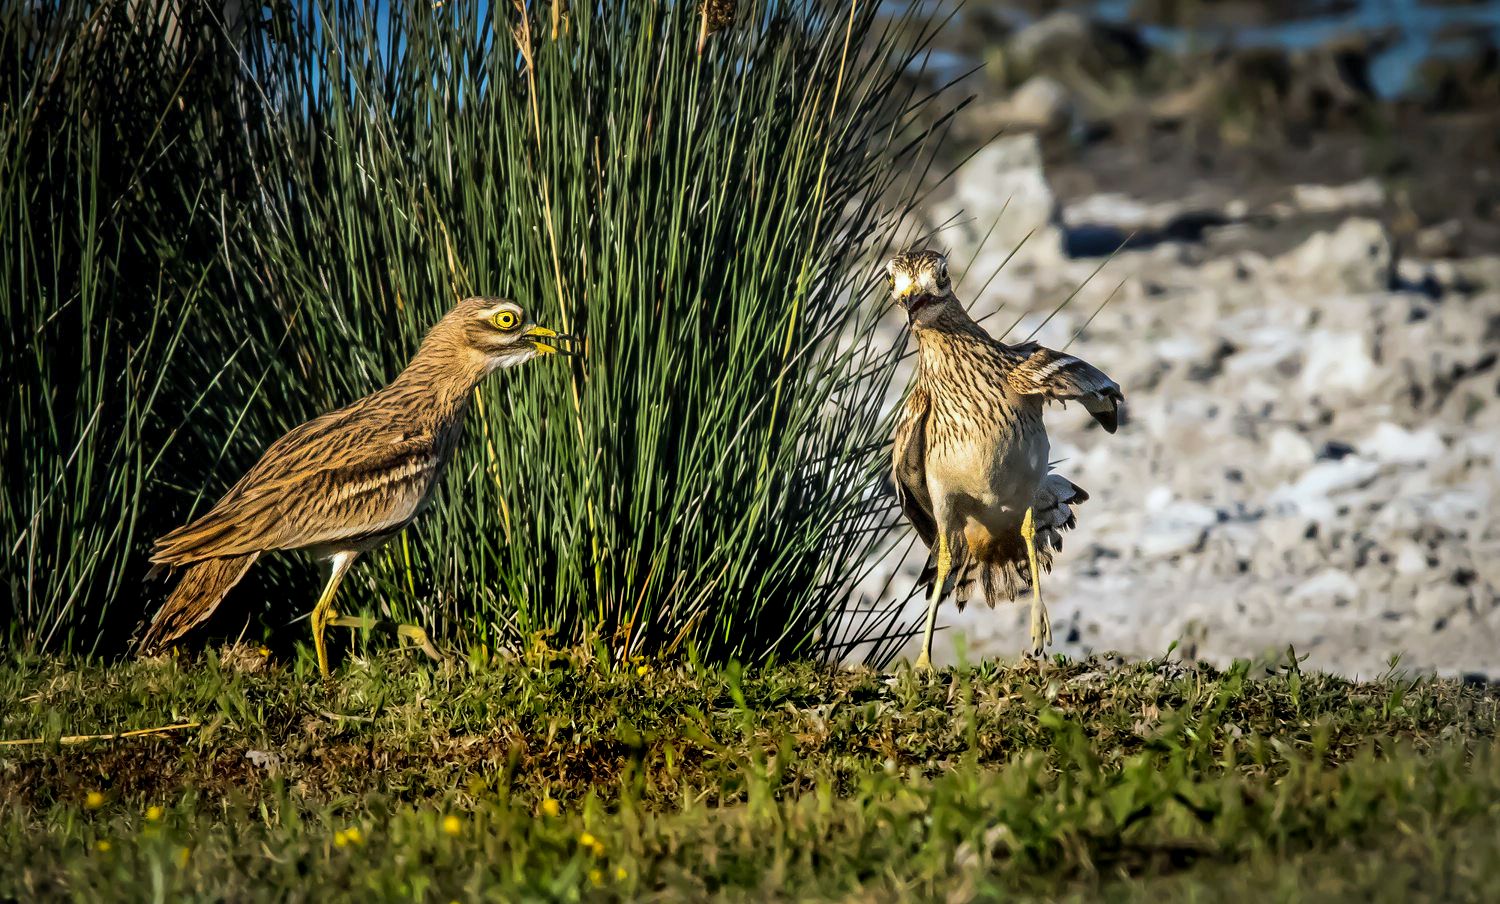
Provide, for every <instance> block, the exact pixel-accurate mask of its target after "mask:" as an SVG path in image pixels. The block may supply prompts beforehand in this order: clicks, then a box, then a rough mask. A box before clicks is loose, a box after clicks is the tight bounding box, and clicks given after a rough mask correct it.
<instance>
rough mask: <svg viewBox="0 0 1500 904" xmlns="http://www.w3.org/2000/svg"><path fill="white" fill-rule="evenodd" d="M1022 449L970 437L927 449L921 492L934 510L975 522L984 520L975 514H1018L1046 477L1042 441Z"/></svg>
mask: <svg viewBox="0 0 1500 904" xmlns="http://www.w3.org/2000/svg"><path fill="white" fill-rule="evenodd" d="M1027 446H1028V447H1027V448H1022V446H1021V445H1020V444H1017V443H1011V442H996V441H995V440H994V439H990V438H985V437H976V438H974V439H973V440H970V441H967V442H958V443H947V444H944V445H943V446H941V447H938V448H933V449H930V450H929V452H928V458H927V462H926V466H927V490H928V492H929V493H930V494H931V497H932V499H933V502H934V503H935V506H936V507H937V508H938V509H939V510H941V509H943V508H946V509H947V510H948V511H949V512H951V513H952V514H953V515H954V516H957V517H963V518H971V517H973V518H979V519H980V520H989V519H988V518H982V517H980V513H987V514H990V515H994V514H999V513H1000V512H1010V511H1014V512H1017V513H1024V512H1025V510H1026V507H1027V506H1029V505H1030V504H1031V499H1032V495H1033V494H1034V493H1035V492H1036V488H1037V485H1038V484H1039V483H1040V482H1041V480H1042V477H1043V476H1045V475H1046V473H1047V454H1048V444H1047V440H1046V438H1045V436H1042V437H1040V438H1039V439H1033V440H1032V442H1030V443H1029V444H1027ZM939 500H942V501H941V502H939ZM945 503H946V505H945Z"/></svg>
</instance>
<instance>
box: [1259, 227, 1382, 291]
mask: <svg viewBox="0 0 1500 904" xmlns="http://www.w3.org/2000/svg"><path fill="white" fill-rule="evenodd" d="M1394 260H1395V255H1394V251H1393V249H1392V245H1391V240H1390V237H1389V236H1388V235H1386V232H1385V227H1384V226H1382V225H1381V224H1380V223H1379V222H1378V221H1376V220H1370V219H1364V218H1361V217H1350V218H1349V219H1347V220H1345V221H1344V222H1343V223H1341V224H1339V227H1338V228H1337V229H1335V230H1333V231H1332V232H1319V233H1316V234H1315V235H1313V236H1311V237H1309V238H1308V239H1307V241H1305V242H1303V243H1302V244H1301V245H1298V246H1297V247H1296V248H1293V249H1292V250H1291V251H1288V252H1287V253H1286V254H1283V255H1282V256H1281V257H1280V258H1278V259H1277V270H1278V271H1279V272H1280V273H1281V275H1282V276H1283V277H1285V278H1287V279H1290V280H1295V281H1296V282H1298V283H1299V284H1300V285H1301V287H1302V289H1303V290H1304V291H1306V290H1307V289H1309V288H1318V289H1323V290H1332V291H1348V292H1380V291H1384V290H1385V289H1386V288H1387V286H1389V284H1390V278H1391V270H1392V266H1393V262H1394Z"/></svg>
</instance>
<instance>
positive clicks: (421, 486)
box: [140, 297, 575, 678]
mask: <svg viewBox="0 0 1500 904" xmlns="http://www.w3.org/2000/svg"><path fill="white" fill-rule="evenodd" d="M574 339H575V337H572V336H567V335H563V334H560V333H558V332H556V331H554V330H551V329H548V328H546V327H542V326H538V325H536V323H534V322H533V321H532V320H531V319H530V318H529V317H528V316H527V315H526V312H525V311H523V310H522V309H521V307H520V306H519V305H517V304H516V303H515V302H513V301H509V300H507V299H502V298H493V297H471V298H466V299H464V300H463V301H460V302H459V303H458V304H457V305H456V306H454V308H453V309H452V310H450V311H449V312H448V313H447V314H446V315H444V316H443V318H442V319H441V320H439V321H438V322H437V324H436V325H435V326H433V327H432V329H431V330H430V331H429V332H428V333H427V335H426V337H425V338H424V339H423V340H422V343H421V346H420V347H419V348H418V350H417V353H416V355H415V356H414V357H413V358H412V359H411V361H410V363H408V364H407V366H406V368H405V369H404V370H402V371H401V373H400V374H399V375H397V376H396V378H395V379H394V380H392V381H391V382H390V383H389V384H388V385H387V386H385V387H384V388H382V389H379V390H377V391H375V392H373V393H371V394H370V395H367V396H365V397H364V398H362V399H359V400H358V401H356V402H354V403H353V404H351V405H348V406H346V407H344V408H340V409H338V410H337V411H332V412H329V413H328V414H324V415H322V416H321V417H317V418H314V419H313V420H311V421H308V422H307V423H305V424H303V425H301V426H300V427H297V428H295V429H293V430H292V431H291V432H289V433H287V434H286V435H285V436H283V437H281V438H280V439H278V440H277V441H276V442H274V443H272V444H271V446H270V447H269V448H268V449H266V451H265V454H264V455H262V456H261V459H260V461H259V462H257V463H256V464H255V466H254V467H252V468H250V470H249V471H247V472H246V473H245V475H244V476H243V477H241V478H240V480H239V482H238V483H236V484H234V486H232V487H231V488H230V489H229V491H228V492H226V493H225V494H224V497H223V498H222V499H220V500H219V501H218V502H217V503H216V504H215V505H214V506H213V508H211V509H210V510H209V511H208V512H207V513H205V514H204V515H203V516H202V517H200V518H197V519H196V520H194V521H192V522H191V523H189V524H187V525H185V526H183V527H179V528H177V529H176V530H173V531H171V532H170V533H167V534H165V535H164V536H162V537H160V538H159V539H157V540H156V542H155V544H154V546H153V549H152V552H151V563H152V565H153V566H154V568H153V572H155V571H159V570H160V569H163V568H168V569H182V571H183V574H182V577H181V579H180V580H179V581H178V583H177V585H176V586H175V587H174V588H173V590H172V593H171V594H170V595H169V596H168V598H167V600H166V602H165V603H163V604H162V606H161V608H160V609H159V610H158V611H157V612H156V615H155V616H154V617H153V618H152V620H151V623H150V625H149V626H148V627H147V630H146V633H145V635H144V636H143V638H142V640H141V644H140V649H141V651H142V652H143V653H146V654H150V653H155V652H160V651H161V650H163V649H165V648H167V647H169V646H170V645H172V644H173V643H174V642H175V641H177V640H178V639H179V638H181V637H182V636H183V635H184V634H186V633H187V632H188V631H189V630H191V629H192V628H193V627H194V626H196V625H198V624H200V623H202V622H203V621H204V619H206V618H208V617H209V615H211V614H212V613H213V612H214V610H215V609H217V608H218V607H219V604H220V603H222V602H223V601H224V598H225V596H226V595H227V594H228V593H229V591H230V589H232V588H233V587H234V585H235V584H236V583H238V582H239V580H240V579H241V578H242V577H244V575H245V573H246V572H247V571H248V570H249V569H250V566H251V565H253V564H255V561H256V559H257V558H259V557H260V556H261V555H263V554H265V553H268V552H287V551H294V550H301V551H305V552H308V553H311V555H312V557H313V558H314V559H316V560H318V561H319V562H320V563H322V566H323V591H322V593H321V595H320V596H319V597H318V600H317V603H316V604H315V605H314V607H313V610H312V634H313V645H314V647H315V648H316V650H317V657H318V671H319V672H320V673H321V674H322V676H323V677H324V678H327V677H328V675H329V671H328V651H327V648H326V645H325V643H324V639H323V632H324V630H325V629H326V628H327V627H328V626H329V625H330V624H334V625H338V626H347V627H355V626H362V625H365V622H364V621H363V620H360V619H346V618H341V617H340V616H339V615H338V614H337V613H336V612H335V611H334V608H333V600H334V594H335V593H336V591H337V590H338V586H339V581H340V580H342V579H343V577H344V575H345V573H346V572H348V570H349V568H350V567H351V566H352V565H353V564H354V562H355V560H356V559H357V558H358V557H359V555H360V554H361V553H363V552H368V551H370V550H372V549H375V548H376V547H378V546H380V545H381V544H382V543H384V542H385V541H386V540H389V539H390V538H391V537H393V536H395V535H396V534H398V533H400V532H401V531H402V530H403V529H404V528H405V527H406V526H407V525H408V524H410V523H411V522H412V521H413V520H414V519H416V517H417V516H418V515H420V514H421V513H422V511H423V510H424V509H425V508H426V507H427V505H428V503H429V502H431V500H432V495H433V491H434V490H435V489H436V488H437V485H438V483H439V482H440V480H441V478H442V475H443V471H444V468H445V466H446V465H447V463H448V461H449V459H451V458H452V456H453V451H454V449H455V448H456V447H457V446H458V444H459V441H460V439H461V438H462V435H463V427H464V419H465V415H466V414H467V413H468V410H469V402H470V399H471V398H472V397H473V390H474V388H475V387H476V386H477V385H478V384H479V382H480V381H481V380H483V379H484V378H485V377H486V376H488V375H489V374H491V373H493V372H494V371H495V370H497V369H500V368H504V367H514V366H516V365H518V364H522V363H525V362H526V361H529V360H531V359H532V358H535V357H537V356H539V355H550V354H557V353H561V354H573V353H574V352H573V349H572V346H571V343H572V341H574ZM397 633H398V634H399V635H400V636H401V637H403V638H408V639H411V640H414V641H415V642H416V643H417V644H418V645H420V646H421V647H422V648H423V649H424V650H426V651H427V652H428V653H429V654H430V655H434V656H436V650H435V648H434V647H433V646H432V644H431V642H430V641H429V640H428V638H427V635H426V633H425V632H424V631H422V629H421V628H419V627H416V626H413V625H401V626H398V628H397Z"/></svg>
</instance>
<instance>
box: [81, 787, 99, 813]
mask: <svg viewBox="0 0 1500 904" xmlns="http://www.w3.org/2000/svg"><path fill="white" fill-rule="evenodd" d="M83 805H84V806H85V807H87V808H89V809H90V810H97V809H99V808H100V807H102V806H104V795H103V794H100V793H99V792H98V791H90V792H89V793H88V795H87V796H85V797H84V799H83Z"/></svg>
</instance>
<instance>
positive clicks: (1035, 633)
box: [1021, 508, 1052, 656]
mask: <svg viewBox="0 0 1500 904" xmlns="http://www.w3.org/2000/svg"><path fill="white" fill-rule="evenodd" d="M1021 538H1022V539H1024V540H1025V541H1026V560H1027V564H1028V565H1030V566H1031V655H1033V656H1041V655H1042V653H1043V652H1044V651H1045V650H1046V649H1047V647H1048V646H1049V645H1051V643H1052V619H1051V617H1050V616H1048V615H1047V606H1046V604H1045V603H1043V602H1042V570H1041V568H1039V567H1038V566H1037V559H1036V516H1035V514H1034V513H1033V511H1032V510H1031V509H1030V508H1028V509H1027V510H1026V517H1025V519H1024V520H1022V521H1021Z"/></svg>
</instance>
